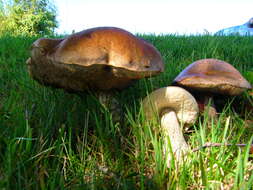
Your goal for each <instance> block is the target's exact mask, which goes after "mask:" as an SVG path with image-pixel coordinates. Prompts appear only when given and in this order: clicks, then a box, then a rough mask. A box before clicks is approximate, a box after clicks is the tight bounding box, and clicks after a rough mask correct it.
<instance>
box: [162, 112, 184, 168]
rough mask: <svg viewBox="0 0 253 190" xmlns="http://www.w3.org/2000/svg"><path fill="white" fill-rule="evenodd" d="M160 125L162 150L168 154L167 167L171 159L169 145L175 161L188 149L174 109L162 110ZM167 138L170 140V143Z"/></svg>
mask: <svg viewBox="0 0 253 190" xmlns="http://www.w3.org/2000/svg"><path fill="white" fill-rule="evenodd" d="M161 127H162V132H163V138H164V147H163V150H164V151H165V154H168V160H167V166H168V167H169V166H170V161H171V154H170V145H171V149H172V153H173V154H174V156H175V159H176V160H177V161H180V160H181V159H182V156H183V154H184V153H186V152H187V151H188V150H189V146H188V145H187V143H186V141H185V139H184V136H183V132H182V129H181V128H180V124H179V122H178V119H177V115H176V113H175V112H174V111H172V110H166V111H164V112H163V114H162V117H161ZM168 138H169V139H168ZM168 140H169V141H170V145H169V142H168Z"/></svg>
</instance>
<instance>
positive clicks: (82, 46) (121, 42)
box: [29, 27, 164, 91]
mask: <svg viewBox="0 0 253 190" xmlns="http://www.w3.org/2000/svg"><path fill="white" fill-rule="evenodd" d="M29 70H30V73H32V76H34V78H35V79H37V80H38V81H40V82H42V83H45V84H49V85H52V86H58V87H62V88H66V89H70V90H77V91H83V90H87V89H101V90H110V89H114V88H116V89H122V88H124V87H127V86H128V85H129V84H131V83H132V81H134V80H136V79H141V78H144V77H151V76H155V75H157V74H160V73H161V72H163V71H164V64H163V60H162V57H161V55H160V53H159V52H158V51H157V50H156V48H155V47H154V46H153V45H151V44H150V43H148V42H146V41H145V40H142V39H140V38H137V37H136V36H134V35H133V34H131V33H129V32H127V31H125V30H122V29H119V28H114V27H98V28H92V29H88V30H84V31H81V32H79V33H76V34H72V35H70V36H68V37H66V38H65V39H58V40H57V39H44V38H43V39H38V40H37V41H35V42H34V43H33V46H32V56H31V60H30V63H29Z"/></svg>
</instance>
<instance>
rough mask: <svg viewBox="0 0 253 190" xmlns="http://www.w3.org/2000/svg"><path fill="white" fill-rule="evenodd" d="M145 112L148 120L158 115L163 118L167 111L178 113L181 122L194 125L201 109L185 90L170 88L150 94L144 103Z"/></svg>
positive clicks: (175, 87)
mask: <svg viewBox="0 0 253 190" xmlns="http://www.w3.org/2000/svg"><path fill="white" fill-rule="evenodd" d="M142 105H143V111H144V114H145V116H146V118H147V119H152V118H154V116H156V115H157V114H158V115H159V116H160V117H161V116H162V114H163V112H164V111H166V110H172V111H174V112H175V113H176V115H177V118H178V120H179V122H181V123H182V124H185V125H192V124H193V123H194V122H195V121H196V119H197V116H198V113H199V108H198V104H197V102H196V100H195V98H194V97H193V96H192V95H191V94H190V93H189V92H188V91H186V90H185V89H183V88H181V87H177V86H168V87H164V88H160V89H157V90H155V91H153V92H152V93H150V94H149V95H148V96H147V97H146V98H144V100H143V102H142Z"/></svg>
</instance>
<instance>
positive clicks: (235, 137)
mask: <svg viewBox="0 0 253 190" xmlns="http://www.w3.org/2000/svg"><path fill="white" fill-rule="evenodd" d="M141 37H143V38H145V39H146V40H148V41H150V42H151V43H153V44H154V45H155V46H156V47H157V49H158V50H159V51H160V52H161V54H162V56H163V58H164V61H165V64H166V65H165V67H166V71H165V72H164V73H163V74H161V75H160V76H158V77H154V78H152V79H143V80H140V81H139V82H137V83H135V84H134V85H133V86H131V87H130V88H128V89H126V90H124V91H122V92H119V93H117V94H116V96H117V98H118V99H119V100H120V101H121V102H122V105H123V107H124V119H125V121H124V123H123V124H121V125H119V124H114V123H112V121H111V115H110V113H109V112H108V110H106V109H105V108H104V107H103V106H102V105H100V103H99V102H98V100H97V99H96V98H95V96H94V95H93V94H91V93H87V94H83V95H82V96H80V95H75V94H69V93H66V92H64V91H63V90H60V89H52V88H49V87H43V86H41V85H39V84H38V83H37V82H35V81H33V80H32V79H31V78H30V77H29V75H28V72H27V68H26V64H25V61H26V59H27V58H28V57H29V48H30V45H31V43H32V42H33V41H34V40H35V39H36V38H32V37H11V36H1V37H0V189H33V190H34V189H120V190H121V189H123V190H124V189H126V190H127V189H129V190H130V189H131V190H132V189H152V190H155V189H166V188H167V189H215V190H216V189H250V188H252V186H253V174H252V171H253V167H252V156H251V155H249V154H248V149H249V147H248V148H241V149H240V148H237V147H235V146H231V147H219V148H206V149H201V150H200V151H197V152H193V153H190V154H189V155H188V156H187V157H186V158H185V159H186V160H185V162H184V163H183V164H182V165H178V164H176V163H174V164H173V165H172V167H171V168H166V162H165V159H164V157H163V154H162V151H161V147H162V144H163V142H162V141H161V140H160V138H159V136H160V131H159V123H158V122H157V121H152V122H147V121H146V120H145V118H144V117H143V113H142V109H141V107H140V102H141V100H142V98H144V97H145V96H146V95H147V94H148V93H150V92H151V91H152V90H154V89H157V88H160V87H164V86H168V85H170V84H171V82H172V80H173V79H174V78H175V77H176V76H177V75H178V74H179V72H180V71H181V70H182V69H183V68H185V67H186V66H187V65H188V64H190V63H192V62H193V61H196V60H198V59H203V58H217V59H221V60H224V61H227V62H229V63H231V64H233V65H234V66H235V67H236V68H237V69H238V70H239V71H240V72H241V73H242V74H243V75H244V76H245V77H246V78H247V79H248V80H249V81H250V82H251V83H253V78H252V72H253V53H252V52H253V43H252V42H253V38H252V37H239V36H208V35H206V36H205V35H204V36H174V35H168V36H152V35H143V36H141ZM221 102H222V105H221V106H220V107H219V111H220V114H219V118H218V121H217V122H216V123H214V122H213V123H212V122H211V121H210V119H209V118H208V117H207V116H206V115H203V116H200V117H199V120H198V122H197V123H196V124H195V125H194V126H193V127H192V128H191V129H190V130H189V131H188V132H187V133H186V138H187V142H188V143H189V144H190V146H191V147H192V148H196V147H199V146H201V145H203V144H204V143H205V142H217V143H218V142H219V143H226V142H230V143H250V142H251V141H252V139H251V137H252V134H253V122H252V120H253V113H252V112H251V111H252V110H250V109H252V106H253V100H252V97H251V96H249V95H248V94H247V93H244V94H243V95H242V96H240V97H236V98H229V97H227V98H224V99H223V101H221ZM248 107H249V108H248Z"/></svg>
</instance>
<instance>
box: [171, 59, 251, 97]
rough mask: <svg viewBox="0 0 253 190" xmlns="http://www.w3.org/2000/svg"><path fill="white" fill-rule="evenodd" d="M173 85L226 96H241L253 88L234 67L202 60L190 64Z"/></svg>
mask: <svg viewBox="0 0 253 190" xmlns="http://www.w3.org/2000/svg"><path fill="white" fill-rule="evenodd" d="M173 83H174V84H176V85H178V86H182V87H185V88H187V89H193V90H199V91H205V92H213V93H218V94H226V95H239V94H241V93H242V92H243V91H244V90H246V89H251V88H252V87H251V85H250V83H249V82H248V81H247V80H245V79H244V78H243V76H242V75H241V73H240V72H239V71H238V70H236V69H235V68H234V67H233V66H232V65H230V64H229V63H226V62H224V61H221V60H217V59H202V60H198V61H196V62H194V63H192V64H190V65H189V66H188V67H186V68H185V69H184V70H183V71H182V72H181V73H180V74H179V75H178V76H177V77H176V78H175V79H174V82H173Z"/></svg>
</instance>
